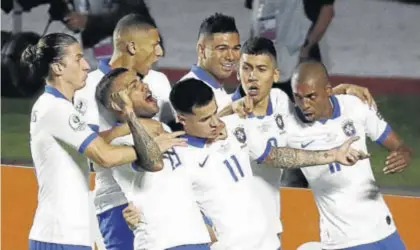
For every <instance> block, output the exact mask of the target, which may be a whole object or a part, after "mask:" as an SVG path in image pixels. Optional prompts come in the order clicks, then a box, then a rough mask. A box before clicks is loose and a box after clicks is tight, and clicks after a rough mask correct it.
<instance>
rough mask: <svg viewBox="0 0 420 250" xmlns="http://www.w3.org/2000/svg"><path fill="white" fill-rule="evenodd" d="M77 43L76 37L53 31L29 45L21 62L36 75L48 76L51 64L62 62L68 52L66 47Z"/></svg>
mask: <svg viewBox="0 0 420 250" xmlns="http://www.w3.org/2000/svg"><path fill="white" fill-rule="evenodd" d="M74 43H77V40H76V38H74V37H73V36H71V35H68V34H64V33H51V34H48V35H45V36H43V37H41V38H40V39H39V41H38V43H37V44H35V45H29V46H28V47H27V48H26V49H25V51H24V52H23V53H22V56H21V62H22V64H23V65H26V66H28V67H29V69H30V70H31V73H32V74H34V76H36V77H39V78H47V77H48V75H49V73H50V65H51V64H52V63H56V62H60V61H61V60H62V59H63V57H64V56H65V54H66V50H65V49H66V47H68V46H70V45H72V44H74Z"/></svg>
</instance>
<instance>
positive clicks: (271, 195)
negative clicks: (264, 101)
mask: <svg viewBox="0 0 420 250" xmlns="http://www.w3.org/2000/svg"><path fill="white" fill-rule="evenodd" d="M240 98H241V96H240V94H239V92H238V90H237V91H236V92H235V93H234V94H233V95H232V100H233V101H235V100H238V99H240ZM269 98H270V99H269V104H268V107H267V113H266V115H265V116H255V115H252V114H251V115H249V116H248V118H247V119H245V124H246V127H247V128H248V129H249V131H250V132H249V133H250V138H249V141H250V143H252V144H259V145H261V146H263V147H264V146H265V150H264V151H265V152H267V153H268V152H269V151H270V149H271V147H284V146H286V145H287V134H286V132H289V131H290V130H293V129H294V128H296V125H295V124H296V121H295V118H294V115H293V104H292V103H291V102H290V100H289V97H288V96H287V95H286V94H285V93H284V92H283V91H281V90H279V89H271V90H270V97H269ZM251 166H252V171H253V174H254V180H253V181H254V185H255V191H256V192H257V193H258V196H259V197H260V199H262V202H263V204H264V209H265V214H266V215H267V216H268V218H269V220H270V222H271V223H272V227H273V228H274V230H275V231H276V233H281V232H282V231H283V227H282V224H281V221H280V179H281V175H282V169H281V168H278V167H273V166H267V165H265V164H263V163H260V161H258V160H257V161H255V160H254V161H251Z"/></svg>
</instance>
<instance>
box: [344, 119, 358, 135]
mask: <svg viewBox="0 0 420 250" xmlns="http://www.w3.org/2000/svg"><path fill="white" fill-rule="evenodd" d="M343 132H344V134H345V135H347V136H349V137H350V136H354V135H355V134H356V128H355V127H354V124H353V121H351V120H347V121H345V122H344V123H343Z"/></svg>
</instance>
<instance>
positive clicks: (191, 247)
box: [165, 244, 210, 250]
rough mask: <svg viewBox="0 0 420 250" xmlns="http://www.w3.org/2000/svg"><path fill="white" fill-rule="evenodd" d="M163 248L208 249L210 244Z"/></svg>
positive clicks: (171, 249) (180, 249)
mask: <svg viewBox="0 0 420 250" xmlns="http://www.w3.org/2000/svg"><path fill="white" fill-rule="evenodd" d="M165 250H210V246H209V244H194V245H182V246H177V247H171V248H167V249H165Z"/></svg>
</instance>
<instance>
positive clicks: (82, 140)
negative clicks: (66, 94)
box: [42, 101, 98, 153]
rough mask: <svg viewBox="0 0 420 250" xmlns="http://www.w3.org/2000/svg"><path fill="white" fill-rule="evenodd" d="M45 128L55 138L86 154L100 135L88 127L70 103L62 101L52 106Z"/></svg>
mask: <svg viewBox="0 0 420 250" xmlns="http://www.w3.org/2000/svg"><path fill="white" fill-rule="evenodd" d="M42 126H43V128H44V129H45V130H46V131H48V132H50V133H51V135H52V136H54V137H55V138H57V139H59V140H61V141H63V142H65V143H66V144H68V145H70V146H71V147H73V148H75V149H76V150H78V151H79V153H84V151H85V149H86V148H87V146H88V145H89V143H90V142H91V141H92V140H93V139H95V138H96V137H97V136H98V134H97V133H96V132H94V131H93V130H92V129H90V128H89V126H87V123H86V122H85V121H84V120H83V119H82V117H81V116H80V114H79V113H78V112H77V111H76V109H75V108H74V107H73V106H72V104H71V103H70V102H68V103H67V101H65V102H64V101H60V102H56V103H54V106H51V108H50V110H49V112H48V113H46V114H45V115H44V117H43V124H42Z"/></svg>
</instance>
